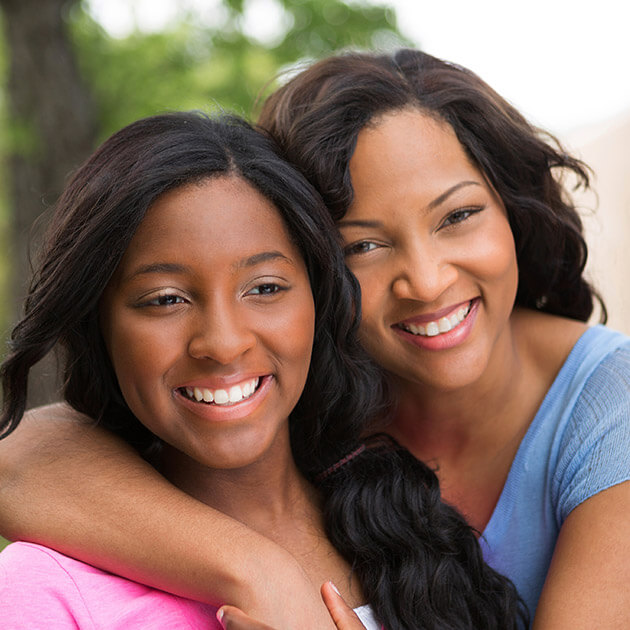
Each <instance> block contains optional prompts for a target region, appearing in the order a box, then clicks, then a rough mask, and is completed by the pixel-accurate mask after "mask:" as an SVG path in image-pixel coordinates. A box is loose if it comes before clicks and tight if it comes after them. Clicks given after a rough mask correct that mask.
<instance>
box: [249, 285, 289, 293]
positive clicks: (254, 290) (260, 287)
mask: <svg viewBox="0 0 630 630" xmlns="http://www.w3.org/2000/svg"><path fill="white" fill-rule="evenodd" d="M264 289H271V291H265V290H264ZM286 290H287V287H283V286H280V285H279V284H277V283H276V282H264V283H263V284H258V285H256V286H255V287H253V288H252V289H250V290H249V291H247V293H246V294H245V295H260V296H266V295H276V294H278V293H280V292H281V291H286Z"/></svg>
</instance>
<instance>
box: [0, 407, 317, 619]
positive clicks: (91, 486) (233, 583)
mask: <svg viewBox="0 0 630 630" xmlns="http://www.w3.org/2000/svg"><path fill="white" fill-rule="evenodd" d="M68 415H69V414H68V410H67V408H60V407H56V408H54V409H51V408H47V409H46V410H45V411H38V412H37V413H35V414H30V416H29V417H28V418H26V419H25V421H24V422H23V424H22V425H20V427H19V428H18V429H17V430H16V431H15V432H14V433H13V434H12V435H10V436H9V437H8V438H6V439H5V440H2V441H0V479H2V481H1V482H0V533H2V534H3V535H4V536H5V537H8V538H10V539H18V538H19V539H22V540H30V541H33V542H38V543H40V544H44V545H48V546H50V547H53V548H55V549H57V550H59V551H61V552H62V553H66V554H68V555H71V556H74V557H76V558H78V559H80V560H83V561H85V562H88V563H90V564H93V565H96V566H98V567H100V568H103V569H105V570H107V571H110V572H113V573H117V574H120V575H123V576H125V577H127V578H130V579H133V580H136V581H139V582H143V583H145V584H148V585H150V586H154V587H156V588H160V589H163V590H167V591H170V592H173V593H176V594H179V595H183V596H186V597H190V598H193V599H199V600H202V601H206V602H209V603H213V604H223V603H232V604H235V605H238V606H239V607H241V608H242V609H243V610H246V611H247V612H248V613H249V614H252V615H256V616H257V617H258V618H260V619H263V620H265V621H268V622H275V623H279V621H278V618H277V617H276V616H275V615H276V614H277V613H276V610H275V609H276V608H282V606H283V605H284V606H287V604H288V605H289V607H290V606H291V604H290V603H288V602H286V599H285V596H284V593H283V590H284V588H285V587H286V586H287V585H290V587H291V589H295V591H294V592H298V593H300V594H301V595H303V596H304V598H309V600H310V601H311V603H310V604H309V603H306V605H305V608H306V609H308V608H309V606H310V607H312V609H313V611H315V613H316V614H321V616H322V618H324V619H326V617H327V613H326V610H325V608H324V606H323V604H321V602H320V601H319V595H318V593H317V589H316V588H314V587H313V586H312V585H310V584H309V583H308V581H307V580H306V578H305V576H304V574H303V573H302V571H301V568H300V567H299V565H298V564H297V562H296V561H295V560H294V558H293V557H292V556H291V555H290V554H288V553H287V552H286V551H284V550H283V549H282V548H281V547H279V546H277V545H275V544H274V543H273V542H271V541H270V540H268V539H267V538H265V537H263V536H261V535H259V534H257V533H256V532H254V531H253V530H251V529H249V528H248V527H246V526H244V525H243V524H241V523H239V522H238V521H235V520H233V519H231V518H229V517H227V516H225V515H224V514H222V513H220V512H217V511H215V510H212V509H210V508H209V507H208V506H206V505H204V504H203V503H200V502H198V501H197V500H195V499H193V498H191V497H189V496H188V495H186V494H184V493H183V492H181V491H180V490H178V489H177V488H175V487H174V486H172V485H171V484H170V483H168V482H167V481H166V480H165V479H164V478H163V477H162V476H161V475H159V474H158V473H157V472H156V471H155V470H154V469H153V468H152V467H151V466H149V465H148V464H147V463H146V462H144V461H143V460H142V459H141V458H140V457H138V455H137V454H136V453H135V452H134V451H133V450H132V449H131V448H129V447H128V446H127V445H125V444H124V443H122V442H121V441H120V440H118V439H117V438H115V437H114V436H112V435H110V434H108V433H107V432H104V431H102V430H100V429H98V428H96V427H92V426H89V425H88V424H86V423H80V422H79V421H78V420H77V419H76V418H74V419H68ZM310 591H312V593H311V592H310ZM297 599H298V600H299V599H300V597H299V596H298V598H297ZM320 609H321V611H320ZM318 611H320V612H318ZM282 615H284V612H282ZM281 621H286V618H285V619H282V620H281ZM280 627H282V625H280ZM285 627H286V626H285ZM296 627H298V626H296ZM313 627H314V628H316V627H320V628H321V627H325V626H323V625H319V626H317V625H315V626H313Z"/></svg>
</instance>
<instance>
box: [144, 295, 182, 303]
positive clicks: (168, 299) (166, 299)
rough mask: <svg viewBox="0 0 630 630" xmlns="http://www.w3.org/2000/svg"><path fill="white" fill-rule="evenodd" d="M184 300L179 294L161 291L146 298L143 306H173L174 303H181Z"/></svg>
mask: <svg viewBox="0 0 630 630" xmlns="http://www.w3.org/2000/svg"><path fill="white" fill-rule="evenodd" d="M184 302H185V300H184V298H183V297H181V296H179V295H175V294H173V293H163V294H161V295H158V296H156V297H154V298H151V299H150V300H147V301H146V302H145V303H144V304H145V306H174V305H176V304H183V303H184Z"/></svg>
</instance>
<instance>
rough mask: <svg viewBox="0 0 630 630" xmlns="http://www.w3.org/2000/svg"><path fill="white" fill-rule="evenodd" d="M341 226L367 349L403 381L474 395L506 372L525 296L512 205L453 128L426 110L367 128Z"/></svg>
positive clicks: (404, 113) (352, 167) (390, 116)
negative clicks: (469, 389) (515, 318)
mask: <svg viewBox="0 0 630 630" xmlns="http://www.w3.org/2000/svg"><path fill="white" fill-rule="evenodd" d="M350 174H351V178H352V186H353V189H354V193H355V194H354V200H353V203H352V205H351V207H350V209H349V211H348V212H347V214H346V215H345V216H344V218H343V219H342V220H341V221H340V222H339V229H340V231H341V234H342V237H343V241H344V244H345V251H346V261H347V264H348V266H349V267H350V269H351V270H352V272H353V273H354V274H355V275H356V277H357V279H358V280H359V282H360V284H361V293H362V309H363V310H362V313H363V315H362V325H361V326H362V327H361V335H362V341H363V344H364V346H365V347H366V349H367V350H368V352H369V353H370V354H371V355H372V356H373V357H374V358H375V359H376V361H378V362H379V363H380V364H381V365H382V366H383V367H385V368H386V369H387V370H388V371H390V372H391V373H392V374H394V375H395V376H397V377H399V380H400V381H401V382H402V383H412V384H415V385H420V386H422V387H425V388H428V389H427V390H426V391H430V390H432V389H434V390H440V391H444V390H453V389H457V388H459V387H465V386H467V385H470V384H472V383H476V382H478V380H479V379H480V378H481V377H483V376H484V375H486V376H488V378H491V373H492V371H493V370H494V369H495V368H496V369H500V364H501V353H502V352H503V349H504V348H505V347H506V344H507V343H508V337H509V326H508V321H509V318H510V314H511V312H512V308H513V305H514V299H515V295H516V287H517V277H518V273H517V264H516V253H515V248H514V239H513V236H512V232H511V230H510V226H509V223H508V219H507V216H506V212H505V208H504V206H503V204H502V202H501V200H500V199H499V197H498V196H497V194H496V192H495V191H494V189H493V188H492V187H491V186H490V185H489V183H488V181H487V180H486V178H485V177H484V176H483V174H482V173H481V172H480V171H479V169H478V168H477V167H476V166H475V165H474V164H472V163H471V161H470V160H469V159H468V157H467V156H466V154H465V152H464V149H463V148H462V146H461V144H460V143H459V141H458V140H457V137H456V136H455V133H454V132H453V130H452V129H451V128H450V127H449V126H448V125H446V124H445V123H441V122H439V121H436V120H435V119H434V118H431V117H430V116H428V115H426V114H423V113H420V112H418V111H417V110H404V111H400V112H394V113H390V114H387V115H385V116H383V117H382V118H381V119H379V120H377V121H376V122H375V124H373V125H370V126H369V127H367V128H365V129H363V130H362V131H361V133H360V134H359V137H358V142H357V147H356V150H355V152H354V155H353V157H352V159H351V161H350Z"/></svg>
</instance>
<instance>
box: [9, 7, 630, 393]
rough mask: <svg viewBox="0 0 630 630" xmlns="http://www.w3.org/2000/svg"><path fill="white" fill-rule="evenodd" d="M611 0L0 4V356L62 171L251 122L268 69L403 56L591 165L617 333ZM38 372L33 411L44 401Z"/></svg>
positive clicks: (622, 135) (618, 226)
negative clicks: (216, 119)
mask: <svg viewBox="0 0 630 630" xmlns="http://www.w3.org/2000/svg"><path fill="white" fill-rule="evenodd" d="M620 11H621V8H620V4H619V3H618V2H617V1H616V0H600V1H599V2H597V3H591V2H588V3H587V2H581V1H580V0H529V2H527V3H522V2H521V3H516V2H505V0H501V1H500V0H477V2H474V3H471V2H469V1H465V0H451V1H450V2H444V3H437V2H425V1H424V0H397V1H392V2H378V1H377V0H363V2H361V1H359V0H356V1H352V2H350V1H348V2H343V1H341V0H0V22H1V26H2V35H1V39H0V44H1V45H0V82H1V83H0V85H1V86H2V87H1V88H0V183H1V185H0V336H1V339H0V342H1V346H0V348H1V350H0V354H4V351H5V348H6V338H7V335H8V331H9V330H10V328H11V326H12V323H13V322H14V321H15V320H16V318H17V317H18V315H19V312H20V304H21V300H22V296H23V295H24V291H25V287H26V284H27V278H28V275H29V263H28V260H29V251H32V252H33V251H36V248H37V240H38V237H39V234H40V233H41V229H42V227H43V225H45V221H46V217H47V212H48V211H49V209H50V208H51V206H52V204H53V203H54V201H55V199H56V197H57V195H58V194H59V192H60V190H61V188H62V187H63V183H64V181H65V179H66V177H67V176H68V174H69V173H70V172H71V171H72V170H73V169H74V168H75V167H76V166H77V165H78V164H79V163H80V162H81V161H82V160H83V159H84V158H85V157H86V156H87V155H88V154H89V153H90V151H91V150H92V149H93V148H94V147H95V146H96V144H98V143H99V142H100V141H101V140H103V139H104V138H105V137H107V136H108V135H109V134H110V133H112V132H113V131H115V130H117V129H118V128H120V127H121V126H123V125H125V124H127V123H129V122H131V121H133V120H135V119H137V118H139V117H142V116H147V115H151V114H154V113H158V112H163V111H165V110H172V109H192V108H196V109H205V110H214V109H217V108H223V109H229V110H234V111H236V112H237V113H240V114H242V115H244V116H246V117H255V115H256V111H257V110H256V103H257V102H259V101H260V99H262V98H264V96H265V95H266V94H268V93H269V92H270V91H271V90H272V89H273V88H274V86H275V85H276V83H275V81H274V77H275V76H277V75H278V73H279V72H283V71H290V70H291V69H292V68H295V67H296V64H299V63H304V62H308V61H310V60H313V59H315V58H319V57H322V56H325V55H327V54H330V53H332V52H334V51H336V50H340V49H342V48H344V47H359V48H372V49H381V50H391V49H393V48H396V47H399V46H402V45H412V46H416V47H420V48H422V49H424V50H426V51H427V52H429V53H431V54H434V55H437V56H440V57H443V58H445V59H448V60H450V61H455V62H457V63H460V64H462V65H465V66H467V67H469V68H470V69H472V70H473V71H475V72H477V73H478V74H479V75H480V76H481V77H482V78H484V79H485V80H486V81H488V82H489V83H490V84H491V85H492V86H493V87H494V88H495V89H497V91H499V92H500V93H501V94H502V95H503V96H505V97H506V98H507V99H508V100H509V101H511V102H512V103H513V104H514V105H516V107H517V108H519V109H520V110H521V111H522V112H523V113H525V115H526V116H528V117H529V118H530V120H532V122H534V123H535V124H537V125H539V126H542V127H544V128H546V129H548V130H550V131H551V132H552V133H554V134H555V135H556V136H558V137H559V138H560V140H561V141H562V142H563V143H565V144H566V145H567V147H568V148H569V149H570V150H572V151H573V152H575V153H577V154H578V156H580V157H582V158H583V159H584V160H585V161H586V162H587V163H589V164H590V165H591V166H592V167H593V169H594V173H595V177H594V182H593V183H594V186H595V190H596V192H597V195H593V194H590V195H580V198H579V203H580V206H581V207H582V208H583V214H584V217H585V222H586V225H587V238H588V242H589V245H590V248H591V258H590V261H589V266H588V273H589V277H590V278H591V279H592V281H593V282H594V284H595V285H596V286H597V287H598V288H599V289H600V291H601V293H602V294H603V296H604V298H605V300H606V302H607V305H608V310H609V324H610V325H611V326H612V327H614V328H617V329H620V330H623V331H625V332H626V333H630V291H628V290H627V288H626V275H627V273H628V271H629V270H630V247H628V245H627V244H626V240H627V239H628V236H629V235H630V177H629V173H628V170H629V166H628V165H629V163H630V160H629V158H630V81H628V70H627V67H628V62H630V38H628V37H627V32H626V31H627V20H626V19H625V18H624V17H623V16H622V15H621V13H620ZM52 372H54V366H52V365H51V364H50V363H48V364H44V365H42V366H40V368H39V370H38V372H37V373H36V375H35V377H34V379H33V381H32V384H31V386H30V388H29V389H30V395H31V396H30V397H31V403H32V404H37V403H41V402H45V401H47V400H50V399H51V398H53V397H54V386H53V385H52V384H51V383H52V380H51V379H50V378H49V376H50V374H51V373H52Z"/></svg>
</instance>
